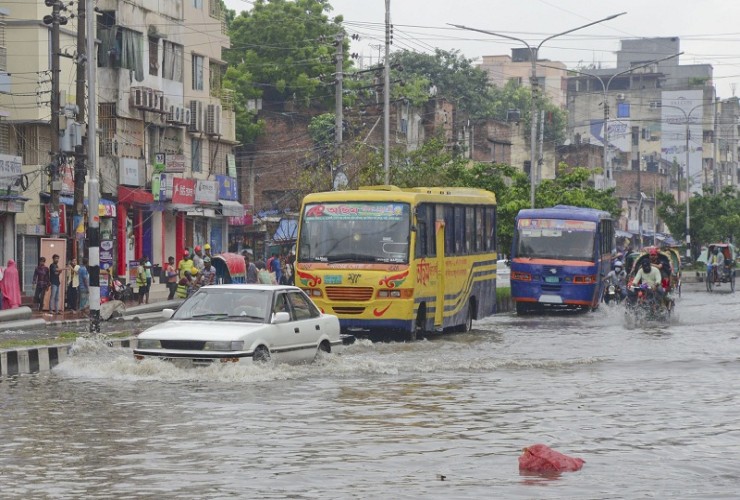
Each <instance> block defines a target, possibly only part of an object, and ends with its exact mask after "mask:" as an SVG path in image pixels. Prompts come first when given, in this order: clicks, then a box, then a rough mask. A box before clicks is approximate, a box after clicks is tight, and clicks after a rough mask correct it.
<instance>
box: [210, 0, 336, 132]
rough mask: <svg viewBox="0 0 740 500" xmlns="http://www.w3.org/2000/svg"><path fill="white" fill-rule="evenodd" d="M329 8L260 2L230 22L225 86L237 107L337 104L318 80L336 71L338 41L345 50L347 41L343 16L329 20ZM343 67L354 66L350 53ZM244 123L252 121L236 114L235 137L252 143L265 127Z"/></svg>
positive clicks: (312, 0)
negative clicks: (256, 102) (232, 93)
mask: <svg viewBox="0 0 740 500" xmlns="http://www.w3.org/2000/svg"><path fill="white" fill-rule="evenodd" d="M331 10H332V7H331V5H330V4H329V2H328V0H293V1H288V0H256V1H255V2H254V5H253V7H252V9H251V10H250V11H245V12H242V13H241V14H239V15H238V16H237V17H236V18H235V19H234V20H233V21H232V22H231V23H230V28H229V35H230V38H231V48H230V49H228V50H227V51H225V54H224V58H225V59H226V61H227V62H228V63H229V68H228V70H227V72H226V75H225V77H224V86H225V87H226V88H229V89H233V90H235V91H236V94H237V95H236V103H237V109H239V108H242V109H244V107H245V105H246V102H247V101H248V100H249V99H256V98H262V99H263V101H264V102H265V104H267V103H268V102H273V103H278V105H280V104H283V103H286V102H290V103H292V104H293V105H295V106H297V107H303V108H308V107H313V106H318V107H319V108H321V107H322V106H323V107H324V108H326V107H327V106H329V105H330V103H332V102H333V92H332V91H328V90H327V88H326V86H325V84H324V83H323V82H322V81H321V79H320V76H321V75H331V74H333V73H334V54H335V53H336V51H337V48H336V45H335V43H336V39H337V37H341V42H340V43H343V44H344V45H345V47H348V42H347V40H346V38H345V37H344V32H343V30H342V21H343V19H342V17H341V16H337V17H335V18H333V19H329V17H328V15H327V14H328V13H329V12H330V11H331ZM346 53H347V51H346V50H345V51H344V54H346ZM345 66H347V67H349V66H350V62H349V59H348V58H347V57H346V55H345ZM244 120H246V121H247V122H253V120H250V117H249V116H248V115H246V114H245V113H244V112H242V116H239V114H237V123H238V124H239V125H237V138H238V140H239V141H241V142H242V143H250V142H252V141H253V140H254V137H255V134H258V133H260V132H261V129H260V127H255V126H253V125H254V124H251V125H250V124H249V123H247V124H245V123H244Z"/></svg>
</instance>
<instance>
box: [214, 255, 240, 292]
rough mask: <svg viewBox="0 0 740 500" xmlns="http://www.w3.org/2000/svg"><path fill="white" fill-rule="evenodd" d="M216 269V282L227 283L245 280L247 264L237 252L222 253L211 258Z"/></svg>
mask: <svg viewBox="0 0 740 500" xmlns="http://www.w3.org/2000/svg"><path fill="white" fill-rule="evenodd" d="M211 265H213V267H214V268H215V269H216V283H217V284H224V285H229V284H232V283H246V282H247V264H246V262H245V261H244V257H242V256H241V255H239V254H238V253H229V252H226V253H222V254H218V255H216V256H214V257H213V259H211Z"/></svg>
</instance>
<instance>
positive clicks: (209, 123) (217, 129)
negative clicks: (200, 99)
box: [205, 104, 221, 135]
mask: <svg viewBox="0 0 740 500" xmlns="http://www.w3.org/2000/svg"><path fill="white" fill-rule="evenodd" d="M205 128H206V134H208V135H221V105H220V104H209V105H208V112H207V113H206V124H205Z"/></svg>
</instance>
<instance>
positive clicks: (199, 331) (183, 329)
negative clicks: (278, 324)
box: [138, 320, 271, 340]
mask: <svg viewBox="0 0 740 500" xmlns="http://www.w3.org/2000/svg"><path fill="white" fill-rule="evenodd" d="M270 326H271V325H267V324H265V323H247V322H234V321H219V322H218V323H216V322H214V321H196V320H185V321H183V320H169V321H165V322H164V323H160V324H159V325H155V326H152V327H151V328H147V329H146V330H144V331H143V332H141V333H140V334H139V336H138V338H140V339H157V340H238V339H243V338H244V337H245V336H247V335H249V334H251V333H254V332H257V331H264V329H265V328H269V327H270Z"/></svg>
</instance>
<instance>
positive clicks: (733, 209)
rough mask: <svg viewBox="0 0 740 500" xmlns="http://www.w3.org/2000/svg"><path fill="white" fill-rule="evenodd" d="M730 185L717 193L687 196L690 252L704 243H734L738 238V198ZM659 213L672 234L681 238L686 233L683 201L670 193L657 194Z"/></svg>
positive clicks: (698, 248)
mask: <svg viewBox="0 0 740 500" xmlns="http://www.w3.org/2000/svg"><path fill="white" fill-rule="evenodd" d="M737 195H738V193H737V190H736V189H735V188H734V187H732V186H727V187H725V188H724V189H723V190H722V191H721V192H720V193H719V194H716V195H715V194H709V195H704V196H702V195H696V194H695V195H694V196H692V197H691V198H690V199H689V205H690V207H689V209H690V211H689V215H690V217H691V246H692V249H691V251H692V254H693V255H695V256H696V255H698V253H699V250H700V249H701V247H702V246H703V245H707V244H709V243H717V242H737V241H739V238H740V199H739V198H738V196H737ZM657 200H658V215H659V216H660V218H661V219H662V220H663V222H665V224H666V226H668V229H669V230H670V232H671V234H672V235H674V237H675V238H676V239H681V238H683V237H684V235H685V234H686V202H685V201H682V202H678V201H676V199H675V198H674V197H673V196H672V195H671V194H670V193H657Z"/></svg>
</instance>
